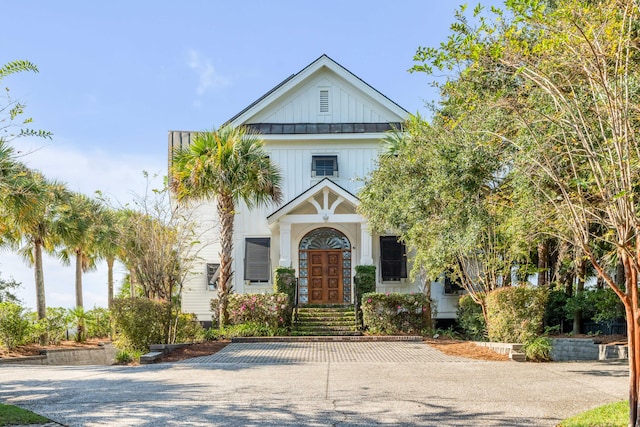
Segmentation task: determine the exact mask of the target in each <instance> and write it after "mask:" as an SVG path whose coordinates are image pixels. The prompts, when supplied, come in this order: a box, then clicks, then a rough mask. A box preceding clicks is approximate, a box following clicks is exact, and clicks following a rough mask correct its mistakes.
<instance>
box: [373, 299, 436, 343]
mask: <svg viewBox="0 0 640 427" xmlns="http://www.w3.org/2000/svg"><path fill="white" fill-rule="evenodd" d="M362 317H363V322H364V326H365V328H366V329H368V331H369V332H370V333H373V334H383V335H389V334H403V333H413V334H419V333H422V331H423V330H425V329H428V328H430V327H431V304H430V301H429V300H428V299H427V298H426V297H425V296H424V295H423V294H381V293H375V292H370V293H367V294H364V295H363V296H362Z"/></svg>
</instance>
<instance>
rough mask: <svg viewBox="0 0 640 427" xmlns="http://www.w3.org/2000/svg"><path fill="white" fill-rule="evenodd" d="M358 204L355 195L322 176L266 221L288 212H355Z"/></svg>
mask: <svg viewBox="0 0 640 427" xmlns="http://www.w3.org/2000/svg"><path fill="white" fill-rule="evenodd" d="M307 203H308V205H307ZM359 204H360V201H359V200H358V198H357V197H356V196H354V195H353V194H351V193H350V192H349V191H347V190H345V189H344V188H342V187H340V186H339V185H338V184H336V183H335V182H333V181H331V180H330V179H329V178H324V179H323V180H322V181H320V182H318V183H317V184H316V185H314V186H312V187H310V188H309V189H308V190H306V191H305V192H303V193H301V194H299V195H298V196H296V197H295V198H294V199H292V200H290V201H289V202H288V203H287V204H285V205H284V206H282V207H280V208H279V209H278V210H277V211H275V212H274V213H272V214H271V215H269V216H268V217H267V221H268V223H269V224H274V223H275V222H276V221H278V220H279V219H280V218H282V217H283V216H285V215H290V214H303V215H311V214H317V215H319V214H325V213H326V214H336V213H338V214H355V213H356V208H357V207H358V205H359Z"/></svg>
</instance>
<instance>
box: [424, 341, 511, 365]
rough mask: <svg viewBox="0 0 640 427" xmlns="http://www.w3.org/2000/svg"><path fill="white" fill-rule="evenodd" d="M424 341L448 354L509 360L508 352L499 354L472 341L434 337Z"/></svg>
mask: <svg viewBox="0 0 640 427" xmlns="http://www.w3.org/2000/svg"><path fill="white" fill-rule="evenodd" d="M424 342H425V343H426V344H427V345H430V346H431V347H434V348H436V349H438V350H440V351H441V352H443V353H444V354H446V355H449V356H458V357H466V358H467V359H475V360H489V361H496V362H505V361H508V360H509V355H508V354H499V353H496V352H495V351H493V350H490V349H488V348H487V347H480V346H479V345H477V344H475V343H473V342H471V341H459V340H439V339H434V338H425V340H424Z"/></svg>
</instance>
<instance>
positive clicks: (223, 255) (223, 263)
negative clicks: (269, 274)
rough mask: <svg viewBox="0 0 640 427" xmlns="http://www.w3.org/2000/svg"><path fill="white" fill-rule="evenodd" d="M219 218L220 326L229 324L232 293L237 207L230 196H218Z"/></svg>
mask: <svg viewBox="0 0 640 427" xmlns="http://www.w3.org/2000/svg"><path fill="white" fill-rule="evenodd" d="M217 207H218V216H219V217H220V231H221V232H220V254H219V256H220V277H219V284H218V299H219V306H218V310H219V316H218V321H219V324H220V326H225V325H227V324H228V323H229V314H228V312H227V304H228V298H229V293H230V292H231V279H232V276H233V271H232V270H231V263H232V261H233V258H232V254H233V220H234V215H235V211H234V209H235V206H234V203H233V198H232V197H231V196H229V195H219V196H218V206H217Z"/></svg>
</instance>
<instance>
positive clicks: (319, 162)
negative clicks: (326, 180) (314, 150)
mask: <svg viewBox="0 0 640 427" xmlns="http://www.w3.org/2000/svg"><path fill="white" fill-rule="evenodd" d="M311 175H312V176H317V177H325V176H328V177H337V176H338V156H312V158H311Z"/></svg>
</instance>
